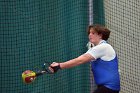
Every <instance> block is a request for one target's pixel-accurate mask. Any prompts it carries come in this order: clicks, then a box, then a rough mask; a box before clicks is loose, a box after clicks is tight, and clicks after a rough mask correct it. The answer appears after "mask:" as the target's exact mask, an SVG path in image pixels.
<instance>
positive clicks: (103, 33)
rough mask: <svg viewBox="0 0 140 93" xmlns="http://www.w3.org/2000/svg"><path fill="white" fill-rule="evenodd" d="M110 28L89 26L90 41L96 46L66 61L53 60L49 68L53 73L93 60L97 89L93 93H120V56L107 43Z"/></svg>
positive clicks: (92, 65)
mask: <svg viewBox="0 0 140 93" xmlns="http://www.w3.org/2000/svg"><path fill="white" fill-rule="evenodd" d="M109 35H110V30H108V29H107V28H106V27H104V26H102V25H90V26H89V28H88V37H89V41H90V42H91V43H93V44H94V45H95V46H94V47H92V48H90V49H89V50H88V51H87V52H86V53H84V54H82V55H81V56H79V57H77V58H74V59H72V60H69V61H66V62H61V63H60V62H53V63H52V64H51V65H50V67H49V69H50V70H51V72H52V73H54V72H57V71H58V70H59V69H66V68H71V67H74V66H78V65H80V64H83V63H87V62H91V67H92V72H93V76H94V80H95V83H96V84H97V89H96V90H95V92H93V93H119V91H120V77H119V72H118V58H117V55H116V52H115V50H114V49H113V47H112V46H111V45H110V44H108V43H107V40H108V38H109Z"/></svg>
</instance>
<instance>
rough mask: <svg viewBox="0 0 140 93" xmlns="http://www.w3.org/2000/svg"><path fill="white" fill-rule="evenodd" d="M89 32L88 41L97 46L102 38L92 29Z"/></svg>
mask: <svg viewBox="0 0 140 93" xmlns="http://www.w3.org/2000/svg"><path fill="white" fill-rule="evenodd" d="M89 32H90V33H89V35H88V37H89V41H90V42H91V43H93V44H95V45H97V44H99V42H100V40H102V36H101V35H99V34H98V33H97V32H95V31H94V29H93V28H91V29H90V31H89Z"/></svg>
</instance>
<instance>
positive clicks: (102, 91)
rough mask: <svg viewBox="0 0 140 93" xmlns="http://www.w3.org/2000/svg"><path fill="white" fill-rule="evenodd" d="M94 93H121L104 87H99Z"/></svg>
mask: <svg viewBox="0 0 140 93" xmlns="http://www.w3.org/2000/svg"><path fill="white" fill-rule="evenodd" d="M93 93H119V91H115V90H112V89H109V88H107V87H105V86H103V85H99V86H98V87H97V89H96V90H95V92H93Z"/></svg>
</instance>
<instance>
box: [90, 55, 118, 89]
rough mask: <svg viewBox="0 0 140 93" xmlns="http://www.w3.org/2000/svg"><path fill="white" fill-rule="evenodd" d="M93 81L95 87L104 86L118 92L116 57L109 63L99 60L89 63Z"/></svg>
mask: <svg viewBox="0 0 140 93" xmlns="http://www.w3.org/2000/svg"><path fill="white" fill-rule="evenodd" d="M91 65H92V72H93V74H94V80H95V83H96V84H97V85H104V86H106V87H108V88H110V89H112V90H120V77H119V72H118V59H117V56H116V57H115V58H114V59H113V60H111V61H104V60H102V59H101V58H98V59H96V60H95V61H93V62H91Z"/></svg>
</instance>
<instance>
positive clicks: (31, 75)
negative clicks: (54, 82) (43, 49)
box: [22, 70, 36, 84]
mask: <svg viewBox="0 0 140 93" xmlns="http://www.w3.org/2000/svg"><path fill="white" fill-rule="evenodd" d="M35 78H36V74H35V72H33V71H31V70H26V71H24V72H23V73H22V79H23V82H24V83H26V84H29V83H31V82H33V81H34V80H35Z"/></svg>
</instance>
